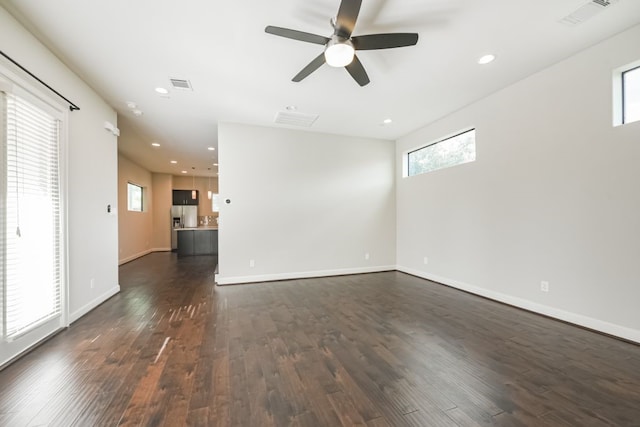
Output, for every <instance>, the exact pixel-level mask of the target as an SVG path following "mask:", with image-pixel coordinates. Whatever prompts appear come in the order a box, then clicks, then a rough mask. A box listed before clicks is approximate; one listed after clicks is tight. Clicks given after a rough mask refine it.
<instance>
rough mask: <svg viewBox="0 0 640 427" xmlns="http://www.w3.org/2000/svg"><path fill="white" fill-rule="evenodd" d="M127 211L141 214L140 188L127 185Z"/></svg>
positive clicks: (130, 184)
mask: <svg viewBox="0 0 640 427" xmlns="http://www.w3.org/2000/svg"><path fill="white" fill-rule="evenodd" d="M127 209H129V210H130V211H134V212H142V187H140V186H139V185H135V184H132V183H130V182H129V183H127Z"/></svg>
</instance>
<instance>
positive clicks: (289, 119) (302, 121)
mask: <svg viewBox="0 0 640 427" xmlns="http://www.w3.org/2000/svg"><path fill="white" fill-rule="evenodd" d="M317 119H318V115H317V114H305V113H294V112H291V111H280V112H279V113H278V114H276V119H275V122H276V123H280V124H281V125H291V126H302V127H307V128H308V127H311V125H312V124H313V123H314V122H315V121H316V120H317Z"/></svg>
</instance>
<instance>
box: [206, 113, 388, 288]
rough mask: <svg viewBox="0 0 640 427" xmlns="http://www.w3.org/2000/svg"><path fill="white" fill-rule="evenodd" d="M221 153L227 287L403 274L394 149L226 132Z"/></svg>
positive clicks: (241, 129)
mask: <svg viewBox="0 0 640 427" xmlns="http://www.w3.org/2000/svg"><path fill="white" fill-rule="evenodd" d="M218 144H219V156H220V157H219V158H220V168H221V169H220V178H219V188H220V196H221V199H222V200H224V199H230V200H231V204H225V203H223V204H222V207H221V211H220V231H219V239H220V240H219V252H220V258H219V273H220V274H219V275H218V276H217V282H218V283H219V284H228V283H239V282H249V281H262V280H278V279H283V278H289V277H311V276H321V275H333V274H346V273H356V272H365V271H380V270H385V269H393V268H395V197H394V185H395V183H394V145H393V143H392V142H390V141H382V140H372V139H361V138H351V137H345V136H335V135H325V134H317V133H309V132H302V131H293V130H284V129H273V128H264V127H256V126H248V125H237V124H221V125H220V126H219V143H218ZM367 252H368V253H369V255H370V259H369V260H365V253H367ZM252 259H253V260H254V261H255V267H253V268H251V267H250V266H249V262H250V260H252Z"/></svg>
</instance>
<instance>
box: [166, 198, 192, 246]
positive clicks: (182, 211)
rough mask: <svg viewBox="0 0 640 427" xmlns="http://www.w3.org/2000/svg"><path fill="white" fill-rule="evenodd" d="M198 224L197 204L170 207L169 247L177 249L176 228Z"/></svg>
mask: <svg viewBox="0 0 640 427" xmlns="http://www.w3.org/2000/svg"><path fill="white" fill-rule="evenodd" d="M197 226H198V207H197V206H172V207H171V249H178V232H177V231H176V230H177V229H178V228H194V227H197Z"/></svg>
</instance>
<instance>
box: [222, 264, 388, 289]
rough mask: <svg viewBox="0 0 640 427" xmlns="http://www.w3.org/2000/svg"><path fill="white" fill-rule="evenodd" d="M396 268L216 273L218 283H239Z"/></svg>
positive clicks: (339, 274) (372, 271)
mask: <svg viewBox="0 0 640 427" xmlns="http://www.w3.org/2000/svg"><path fill="white" fill-rule="evenodd" d="M395 269H396V266H395V265H381V266H376V267H356V268H342V269H335V270H318V271H301V272H295V273H275V274H256V275H254V276H228V277H225V276H222V275H220V274H216V275H215V282H216V285H220V286H223V285H237V284H241V283H255V282H273V281H277V280H292V279H310V278H314V277H328V276H346V275H349V274H363V273H380V272H382V271H393V270H395Z"/></svg>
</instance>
